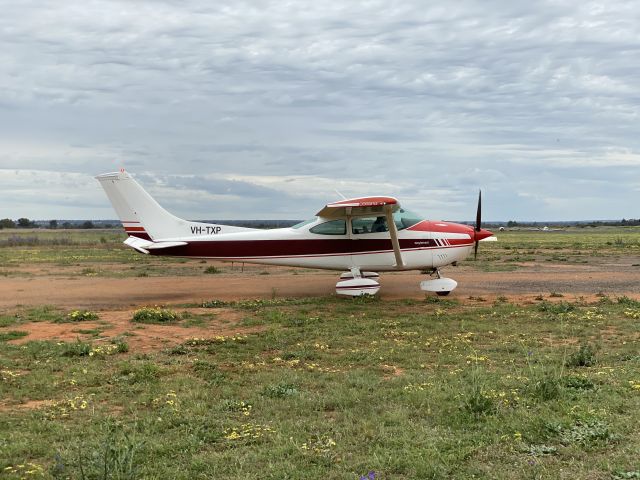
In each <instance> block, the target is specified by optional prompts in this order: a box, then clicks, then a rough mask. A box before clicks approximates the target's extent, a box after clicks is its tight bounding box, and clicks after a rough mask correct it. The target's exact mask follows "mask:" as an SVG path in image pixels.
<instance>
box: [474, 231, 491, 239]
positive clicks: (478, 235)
mask: <svg viewBox="0 0 640 480" xmlns="http://www.w3.org/2000/svg"><path fill="white" fill-rule="evenodd" d="M474 232H475V239H474V241H476V242H479V241H480V240H484V239H485V238H488V237H491V236H493V233H492V232H490V231H489V230H485V229H484V228H481V229H480V230H474Z"/></svg>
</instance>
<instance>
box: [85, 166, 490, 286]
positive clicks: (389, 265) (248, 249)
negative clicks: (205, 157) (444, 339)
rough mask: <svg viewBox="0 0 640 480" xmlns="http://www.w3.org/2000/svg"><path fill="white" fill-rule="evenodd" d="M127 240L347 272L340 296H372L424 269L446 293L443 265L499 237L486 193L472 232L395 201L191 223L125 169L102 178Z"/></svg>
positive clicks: (155, 248) (175, 251)
mask: <svg viewBox="0 0 640 480" xmlns="http://www.w3.org/2000/svg"><path fill="white" fill-rule="evenodd" d="M96 179H97V180H98V181H99V182H100V184H101V185H102V188H104V190H105V192H106V194H107V196H108V197H109V200H110V201H111V203H112V204H113V207H114V209H115V211H116V213H117V215H118V217H119V218H120V221H121V222H122V225H123V226H124V229H125V231H126V232H127V233H128V234H129V238H127V240H125V242H124V243H125V244H126V245H128V246H129V247H131V248H134V249H135V250H137V251H139V252H141V253H144V254H151V255H158V256H171V257H192V258H209V259H215V260H222V261H234V262H238V261H239V262H247V263H257V264H266V265H283V266H291V267H306V268H318V269H326V270H340V271H344V270H346V272H345V273H343V274H342V275H341V276H340V281H338V283H337V284H336V293H338V294H339V295H350V296H360V295H375V294H376V293H377V292H378V290H379V289H380V284H379V283H378V278H379V274H378V273H377V272H389V271H405V270H420V271H426V272H427V273H429V274H430V275H431V276H433V275H435V277H436V278H432V279H429V280H425V281H423V282H421V283H420V288H421V289H422V290H424V291H428V292H435V293H436V294H438V295H448V294H449V293H450V292H451V291H452V290H453V289H455V288H456V286H457V282H456V281H455V280H452V279H450V278H444V277H442V276H441V275H440V268H442V267H444V266H447V265H451V264H456V263H457V262H460V261H462V260H464V259H465V258H466V257H467V256H468V255H469V254H470V253H471V251H472V250H474V251H475V254H476V255H477V253H478V242H480V241H483V240H495V237H492V235H493V234H492V233H491V232H489V231H488V230H484V229H482V226H481V204H482V194H481V193H480V195H479V197H478V208H477V214H476V225H475V228H474V227H471V226H468V225H462V224H456V223H450V222H442V221H430V220H424V219H422V218H421V217H419V216H418V215H416V214H414V213H412V212H410V211H408V210H405V209H403V208H401V207H400V204H399V203H398V200H396V199H395V198H393V197H364V198H354V199H350V200H342V201H338V202H334V203H329V204H327V205H325V207H324V208H322V209H321V210H320V211H319V212H318V213H317V214H316V216H315V217H313V218H311V219H310V220H306V221H304V222H301V223H299V224H297V225H294V226H293V227H290V228H277V229H273V230H262V229H254V228H242V227H233V226H228V225H217V224H210V223H199V222H190V221H188V220H183V219H181V218H178V217H175V216H174V215H172V214H170V213H169V212H167V211H166V210H165V209H164V208H162V207H161V206H160V205H159V204H158V203H157V202H156V201H155V200H154V199H153V198H152V197H151V196H150V195H149V194H148V193H147V192H146V191H145V190H144V189H143V188H142V187H141V186H140V184H139V183H138V182H136V181H135V180H134V179H133V178H132V177H131V176H130V175H129V174H128V173H127V172H125V171H124V170H121V171H120V172H115V173H105V174H103V175H98V176H97V177H96Z"/></svg>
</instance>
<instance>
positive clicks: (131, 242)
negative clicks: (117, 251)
mask: <svg viewBox="0 0 640 480" xmlns="http://www.w3.org/2000/svg"><path fill="white" fill-rule="evenodd" d="M124 244H125V245H127V246H129V247H131V248H133V249H135V250H137V251H139V252H141V253H144V254H148V253H149V250H158V249H160V248H170V247H181V246H183V245H187V242H150V241H149V240H144V239H142V238H138V237H129V238H127V239H126V240H125V241H124Z"/></svg>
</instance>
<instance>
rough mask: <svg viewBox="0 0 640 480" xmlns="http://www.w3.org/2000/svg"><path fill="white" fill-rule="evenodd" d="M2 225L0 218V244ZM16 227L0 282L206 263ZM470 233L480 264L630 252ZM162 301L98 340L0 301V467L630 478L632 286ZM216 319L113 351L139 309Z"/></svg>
mask: <svg viewBox="0 0 640 480" xmlns="http://www.w3.org/2000/svg"><path fill="white" fill-rule="evenodd" d="M11 235H13V236H14V237H15V236H16V235H17V233H16V231H13V232H5V231H0V242H2V241H4V240H7V239H8V238H9V237H10V236H11ZM19 235H29V236H35V237H38V238H40V240H31V241H30V242H31V244H26V243H28V241H27V240H25V241H24V242H20V241H17V240H15V239H14V242H13V244H12V245H8V244H7V245H4V244H3V247H0V255H1V257H0V272H1V271H4V272H7V274H6V276H7V277H8V278H6V279H5V281H11V278H12V277H13V276H24V275H53V274H52V273H51V270H55V269H56V268H62V269H67V274H72V275H77V276H79V277H81V276H83V275H87V273H86V272H87V269H90V270H91V272H96V273H95V275H105V276H113V275H120V274H122V275H126V274H128V273H127V272H129V271H130V269H131V267H132V264H133V266H134V267H135V268H136V269H137V270H134V271H135V272H141V271H150V272H151V274H152V275H174V274H176V271H181V269H184V270H183V271H181V272H182V273H181V274H183V275H196V274H202V271H203V269H204V268H205V267H206V266H204V265H201V264H199V263H198V262H187V263H184V264H178V265H177V266H176V265H175V260H174V261H173V262H174V263H172V264H168V263H166V261H165V260H162V259H156V258H148V257H143V256H139V255H134V254H132V253H130V252H129V251H127V250H124V249H121V248H120V247H119V246H117V244H118V243H119V242H120V241H121V239H122V235H121V234H119V233H118V232H117V231H112V232H104V231H102V232H100V231H94V232H72V233H68V232H55V233H53V234H50V233H46V235H48V236H47V237H44V236H42V237H41V236H40V235H41V233H40V232H33V233H22V232H20V233H19ZM65 235H67V236H66V237H65ZM61 238H68V241H67V240H65V241H64V242H61V241H59V239H61ZM102 238H104V239H105V240H104V241H103V240H101V239H102ZM56 239H57V240H56ZM21 243H22V244H21ZM482 247H483V248H482V257H481V259H480V260H479V261H478V262H477V263H475V264H474V263H473V262H470V265H474V268H477V269H479V270H483V269H491V268H503V269H508V268H521V266H520V265H521V264H522V263H523V262H534V263H537V264H540V263H542V262H545V263H550V264H553V263H563V262H574V263H581V262H593V261H598V259H601V258H604V259H610V258H616V257H640V240H639V231H638V230H637V229H635V230H633V229H617V230H613V231H612V230H606V231H600V230H596V231H591V230H590V229H587V230H586V231H585V230H579V231H575V232H574V231H569V232H559V233H557V234H556V233H554V234H545V233H535V234H526V235H525V234H524V233H523V232H504V233H503V232H501V233H500V242H498V243H489V244H483V246H482ZM134 259H141V260H134ZM516 259H517V260H516ZM133 262H141V263H139V264H138V263H133ZM638 262H639V263H640V258H638ZM103 264H112V267H111V268H109V269H107V268H103V267H102V265H103ZM113 265H115V266H116V267H117V268H116V267H113ZM34 266H35V267H37V268H35V269H33V267H34ZM27 267H29V268H27ZM223 268H225V269H226V268H228V267H223ZM29 269H31V270H29ZM145 269H146V270H145ZM68 272H71V273H68ZM83 272H85V273H83ZM118 272H120V273H118ZM122 272H124V273H122ZM178 273H180V272H178ZM92 274H93V273H92ZM612 274H614V273H612ZM639 276H640V272H639ZM202 306H204V307H206V310H203V309H202V308H200V309H198V310H197V312H198V313H188V312H190V311H193V310H190V309H193V308H194V307H202ZM166 308H167V310H168V311H162V310H161V309H159V310H158V312H157V313H154V311H153V310H152V311H150V312H142V313H140V314H139V315H137V317H136V318H137V320H139V321H137V322H136V321H133V316H134V315H133V312H132V315H131V321H130V329H128V330H127V331H126V332H124V333H123V334H121V335H119V336H117V337H110V338H106V337H105V336H103V335H102V334H101V332H102V327H101V325H100V320H99V319H98V324H97V325H98V326H97V327H92V328H90V329H89V328H85V327H83V324H86V323H87V321H88V320H89V318H90V317H91V316H92V315H91V313H97V315H98V316H100V315H102V314H103V313H102V311H98V312H90V313H86V312H79V313H73V312H70V311H68V310H61V309H59V308H57V307H56V306H47V305H46V302H45V301H43V302H42V305H31V306H21V307H16V308H14V309H11V310H7V311H4V312H0V327H1V328H2V331H1V333H0V372H1V379H0V399H1V400H0V432H2V434H1V435H0V477H1V478H8V479H19V478H61V479H62V478H70V479H76V478H77V479H83V478H86V479H134V478H158V479H161V478H162V479H165V478H172V479H173V478H176V479H183V478H184V479H187V478H188V479H192V478H213V479H243V480H245V479H356V480H357V479H360V478H361V477H363V476H365V478H366V477H375V478H376V479H428V478H438V479H440V478H441V479H448V478H459V479H468V478H496V479H513V478H531V479H534V478H549V479H555V478H563V479H576V478H579V479H582V478H584V479H626V478H640V415H639V414H638V412H639V411H640V349H639V346H640V344H639V341H640V302H639V301H638V300H633V299H630V298H627V297H616V296H604V295H601V296H599V298H598V301H596V302H591V303H587V302H586V301H584V300H581V299H579V298H578V299H575V298H572V299H570V300H568V299H567V298H563V297H560V296H556V295H553V296H552V295H549V294H545V295H541V296H539V297H538V298H537V299H536V300H535V301H534V302H533V303H531V304H513V303H510V302H509V300H508V299H506V298H500V297H499V298H498V299H497V300H496V301H491V302H490V301H487V300H485V299H484V298H481V297H477V298H472V299H467V298H465V299H457V300H456V299H446V300H442V299H438V298H437V297H427V298H425V299H424V300H416V299H412V300H409V299H407V300H397V301H382V300H379V299H375V298H374V299H341V298H335V297H320V298H295V299H286V298H284V299H280V298H276V299H263V300H255V301H237V302H222V301H216V300H215V299H211V300H210V301H207V302H205V303H204V304H191V305H175V304H174V305H169V306H166ZM161 314H162V315H161ZM85 316H86V317H87V318H85ZM231 317H233V318H236V319H237V320H236V321H237V325H235V327H236V330H237V333H234V334H232V335H227V336H219V335H215V334H212V335H210V336H205V337H198V338H185V339H184V340H183V341H182V342H180V343H179V344H168V345H167V346H166V347H164V348H160V349H155V350H153V351H138V350H136V349H134V348H130V344H131V342H132V339H133V338H135V336H136V335H138V334H139V332H140V328H143V327H144V326H145V325H147V324H148V323H146V322H152V323H153V322H159V323H162V324H165V325H167V328H169V327H171V328H185V329H186V328H187V327H188V326H191V325H199V326H205V327H206V326H207V325H213V324H214V323H215V324H219V323H220V321H221V319H223V320H224V318H231ZM34 321H35V322H41V323H43V324H45V323H60V322H69V323H72V324H73V326H74V327H75V328H77V331H78V340H76V341H67V342H62V341H58V340H53V339H52V340H47V341H27V342H24V340H25V339H27V340H28V337H25V334H26V332H25V331H24V330H21V328H22V329H24V328H25V325H27V324H28V323H31V322H34ZM16 342H22V343H16Z"/></svg>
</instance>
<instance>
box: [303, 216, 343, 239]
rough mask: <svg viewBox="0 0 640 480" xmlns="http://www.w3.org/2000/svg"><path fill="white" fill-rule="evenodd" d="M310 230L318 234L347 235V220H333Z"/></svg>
mask: <svg viewBox="0 0 640 480" xmlns="http://www.w3.org/2000/svg"><path fill="white" fill-rule="evenodd" d="M309 231H310V232H311V233H316V234H318V235H346V234H347V222H346V221H345V220H331V221H330V222H325V223H321V224H320V225H316V226H315V227H313V228H311V229H310V230H309Z"/></svg>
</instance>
